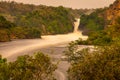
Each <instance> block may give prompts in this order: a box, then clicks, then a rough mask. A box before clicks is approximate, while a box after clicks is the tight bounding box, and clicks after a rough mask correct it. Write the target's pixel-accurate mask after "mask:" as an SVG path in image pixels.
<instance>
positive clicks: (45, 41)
mask: <svg viewBox="0 0 120 80" xmlns="http://www.w3.org/2000/svg"><path fill="white" fill-rule="evenodd" d="M79 22H80V19H77V21H76V22H74V24H75V26H74V32H73V33H69V34H61V35H47V36H42V39H27V40H16V41H12V42H6V43H0V53H1V54H2V56H3V57H6V58H9V57H13V56H15V55H16V56H18V55H23V54H24V53H28V52H30V51H31V52H32V51H33V50H35V49H39V48H44V47H47V46H51V45H57V44H60V43H69V42H70V41H74V40H77V39H79V38H82V39H83V40H86V39H87V36H83V35H82V34H81V32H80V31H78V25H79Z"/></svg>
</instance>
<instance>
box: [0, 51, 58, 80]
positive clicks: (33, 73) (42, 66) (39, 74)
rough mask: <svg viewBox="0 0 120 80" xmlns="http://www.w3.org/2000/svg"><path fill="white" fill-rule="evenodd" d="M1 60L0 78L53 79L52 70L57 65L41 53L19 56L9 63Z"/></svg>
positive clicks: (10, 79)
mask: <svg viewBox="0 0 120 80" xmlns="http://www.w3.org/2000/svg"><path fill="white" fill-rule="evenodd" d="M1 61H3V62H2V63H0V70H1V71H0V80H55V78H54V77H53V72H54V71H55V69H56V68H57V67H56V65H55V64H53V63H52V62H51V60H50V58H49V57H48V56H47V55H44V54H43V53H40V52H38V53H35V55H34V56H28V55H25V56H20V57H18V58H17V60H16V61H14V62H10V63H7V62H4V59H2V60H1Z"/></svg>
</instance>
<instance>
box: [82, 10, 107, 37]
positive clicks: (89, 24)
mask: <svg viewBox="0 0 120 80" xmlns="http://www.w3.org/2000/svg"><path fill="white" fill-rule="evenodd" d="M101 10H102V9H98V10H96V11H95V12H93V13H91V14H90V15H82V16H81V21H80V28H81V29H83V31H84V32H83V34H87V35H88V34H89V33H90V32H93V31H100V30H103V29H104V26H105V20H104V18H102V17H100V15H99V14H100V12H102V11H101Z"/></svg>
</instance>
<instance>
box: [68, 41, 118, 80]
mask: <svg viewBox="0 0 120 80" xmlns="http://www.w3.org/2000/svg"><path fill="white" fill-rule="evenodd" d="M77 46H78V45H75V44H73V43H72V44H71V45H70V46H69V48H68V51H67V52H66V55H67V56H68V61H69V62H70V63H71V66H70V68H69V70H68V74H69V76H68V78H69V80H120V61H119V60H120V42H119V41H118V42H115V43H114V44H112V45H110V46H102V47H97V48H87V49H83V50H79V49H78V47H77Z"/></svg>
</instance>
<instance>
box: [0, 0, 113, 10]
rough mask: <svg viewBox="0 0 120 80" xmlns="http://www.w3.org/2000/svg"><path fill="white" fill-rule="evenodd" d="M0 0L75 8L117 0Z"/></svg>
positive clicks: (89, 6) (97, 5)
mask: <svg viewBox="0 0 120 80" xmlns="http://www.w3.org/2000/svg"><path fill="white" fill-rule="evenodd" d="M0 1H16V2H22V3H27V4H28V3H29V4H36V5H40V4H42V5H47V6H64V7H70V8H73V9H80V8H103V7H108V6H109V5H110V4H112V3H113V2H114V1H115V0H0Z"/></svg>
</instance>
